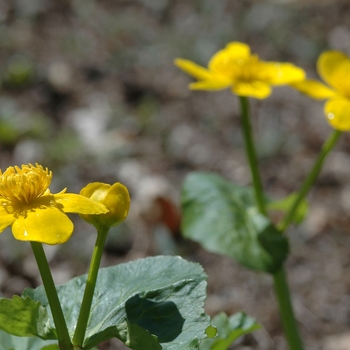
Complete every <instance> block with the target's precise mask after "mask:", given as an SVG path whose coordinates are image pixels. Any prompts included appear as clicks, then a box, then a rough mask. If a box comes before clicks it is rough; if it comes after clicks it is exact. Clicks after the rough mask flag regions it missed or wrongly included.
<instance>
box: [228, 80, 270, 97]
mask: <svg viewBox="0 0 350 350" xmlns="http://www.w3.org/2000/svg"><path fill="white" fill-rule="evenodd" d="M232 92H233V93H234V94H236V95H238V96H247V97H254V98H258V99H264V98H266V97H268V96H269V95H270V94H271V88H270V86H269V85H268V84H266V83H263V82H261V81H253V82H238V83H237V84H235V85H234V86H233V87H232Z"/></svg>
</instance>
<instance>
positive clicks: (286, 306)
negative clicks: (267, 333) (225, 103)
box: [239, 96, 303, 350]
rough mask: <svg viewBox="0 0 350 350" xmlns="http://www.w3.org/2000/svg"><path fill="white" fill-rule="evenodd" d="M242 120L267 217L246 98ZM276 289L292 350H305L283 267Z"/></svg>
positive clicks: (256, 187) (262, 209)
mask: <svg viewBox="0 0 350 350" xmlns="http://www.w3.org/2000/svg"><path fill="white" fill-rule="evenodd" d="M239 99H240V104H241V118H242V124H243V134H244V141H245V148H246V152H247V158H248V161H249V166H250V171H251V175H252V179H253V186H254V193H255V200H256V204H257V207H258V209H259V212H260V213H261V214H262V215H264V216H266V217H267V210H266V205H265V200H264V192H263V187H262V184H261V179H260V173H259V168H258V159H257V155H256V151H255V145H254V140H253V133H252V128H251V122H250V112H249V103H248V99H247V98H246V97H242V96H240V98H239ZM273 281H274V287H275V292H276V297H277V300H278V306H279V310H280V315H281V319H282V323H283V327H284V332H285V335H286V339H287V342H288V345H289V349H290V350H303V345H302V343H301V339H300V335H299V331H298V327H297V323H296V320H295V316H294V311H293V307H292V303H291V298H290V292H289V288H288V283H287V278H286V276H285V272H284V269H283V266H281V268H280V269H279V270H278V271H277V272H276V273H274V274H273Z"/></svg>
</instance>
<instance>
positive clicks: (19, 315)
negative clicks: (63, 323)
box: [0, 295, 57, 339]
mask: <svg viewBox="0 0 350 350" xmlns="http://www.w3.org/2000/svg"><path fill="white" fill-rule="evenodd" d="M49 323H50V318H49V314H48V312H47V311H46V309H45V308H44V307H43V306H42V305H40V303H38V302H35V301H33V300H32V299H30V298H21V297H19V296H17V295H15V296H14V297H13V298H12V299H5V298H1V299H0V329H1V330H3V331H5V332H7V333H10V334H13V335H16V336H20V337H31V336H37V337H40V338H42V339H57V337H56V332H55V329H54V327H53V326H50V324H49Z"/></svg>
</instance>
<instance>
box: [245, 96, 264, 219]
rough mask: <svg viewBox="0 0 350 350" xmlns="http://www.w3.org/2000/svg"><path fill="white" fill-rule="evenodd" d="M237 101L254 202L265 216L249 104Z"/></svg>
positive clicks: (246, 100) (246, 101)
mask: <svg viewBox="0 0 350 350" xmlns="http://www.w3.org/2000/svg"><path fill="white" fill-rule="evenodd" d="M239 101H240V103H241V120H242V124H243V134H244V142H245V149H246V153H247V158H248V162H249V168H250V172H251V175H252V180H253V186H254V194H255V201H256V204H257V207H258V209H259V212H260V213H261V214H263V215H265V216H267V211H266V207H265V200H264V192H263V187H262V185H261V179H260V173H259V169H258V157H257V155H256V151H255V146H254V140H253V134H252V127H251V123H250V113H249V103H248V99H247V98H246V97H242V96H240V97H239Z"/></svg>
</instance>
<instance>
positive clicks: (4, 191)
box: [0, 164, 108, 244]
mask: <svg viewBox="0 0 350 350" xmlns="http://www.w3.org/2000/svg"><path fill="white" fill-rule="evenodd" d="M51 179H52V172H51V171H49V170H48V169H47V168H46V169H44V168H43V167H42V166H41V165H39V164H36V165H35V166H34V165H32V164H28V165H22V168H20V167H18V166H15V167H9V168H7V169H6V171H5V172H4V173H2V171H1V170H0V232H2V231H4V230H5V228H6V227H8V226H10V225H11V226H12V233H13V235H14V237H15V238H16V239H18V240H20V241H34V242H41V243H47V244H60V243H64V242H66V241H67V240H68V239H69V238H70V236H71V234H72V232H73V223H72V221H71V220H70V219H69V218H68V216H67V215H66V214H65V213H79V214H101V213H106V212H108V210H107V208H106V207H105V206H104V205H102V204H101V203H97V202H95V201H92V200H89V199H87V198H85V197H83V196H81V195H78V194H73V193H65V192H66V189H64V190H63V191H61V192H60V193H57V194H52V193H50V190H49V188H48V187H49V185H50V183H51Z"/></svg>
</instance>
